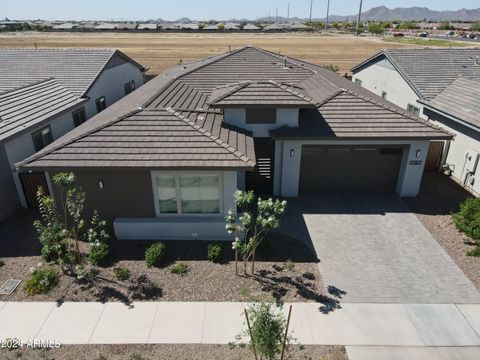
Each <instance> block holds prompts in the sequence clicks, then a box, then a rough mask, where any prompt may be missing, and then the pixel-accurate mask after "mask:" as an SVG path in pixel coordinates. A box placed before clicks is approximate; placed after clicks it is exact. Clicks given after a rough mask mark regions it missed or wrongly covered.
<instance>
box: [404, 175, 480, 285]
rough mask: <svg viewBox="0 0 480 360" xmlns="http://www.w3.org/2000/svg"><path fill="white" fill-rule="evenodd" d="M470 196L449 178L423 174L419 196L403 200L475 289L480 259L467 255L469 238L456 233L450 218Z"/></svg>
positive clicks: (479, 269) (479, 276) (470, 247)
mask: <svg viewBox="0 0 480 360" xmlns="http://www.w3.org/2000/svg"><path fill="white" fill-rule="evenodd" d="M470 196H472V195H471V194H470V193H468V192H467V191H465V190H464V189H463V188H462V187H461V186H460V185H458V184H457V183H456V182H455V181H453V180H452V179H450V178H449V177H447V176H445V175H442V174H438V173H431V172H426V173H425V174H424V177H423V182H422V187H421V189H420V194H419V195H418V196H417V197H416V198H408V199H404V201H405V203H406V204H407V205H408V207H409V208H410V209H411V210H412V212H413V213H415V215H416V216H417V218H418V219H419V220H420V221H421V222H422V224H423V225H424V226H425V227H426V228H427V229H428V231H430V233H431V234H432V235H433V237H434V238H435V239H436V240H437V241H438V242H439V244H440V245H442V246H443V248H444V249H445V251H446V252H447V253H448V254H449V255H450V257H451V258H452V259H453V261H455V263H456V264H457V265H458V266H459V267H460V269H462V270H463V272H464V273H465V275H467V277H468V278H469V279H470V280H471V281H472V282H473V283H474V284H475V286H476V287H477V289H480V258H478V257H473V256H467V255H466V252H467V251H468V250H471V249H473V248H474V246H473V245H469V244H466V242H469V241H471V239H470V238H469V237H468V236H467V235H465V234H463V233H461V232H460V231H458V230H457V228H456V227H455V225H454V224H453V222H452V216H451V214H452V213H453V212H456V211H458V208H459V204H460V203H461V202H462V201H464V200H465V199H466V198H468V197H470Z"/></svg>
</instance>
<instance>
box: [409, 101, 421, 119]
mask: <svg viewBox="0 0 480 360" xmlns="http://www.w3.org/2000/svg"><path fill="white" fill-rule="evenodd" d="M410 107H411V108H412V110H410ZM415 110H416V111H417V113H415ZM407 111H408V112H409V113H410V114H412V115H414V116H420V108H419V107H418V106H415V105H413V104H410V103H408V104H407Z"/></svg>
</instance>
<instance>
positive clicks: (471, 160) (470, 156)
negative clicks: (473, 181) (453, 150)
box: [465, 150, 480, 174]
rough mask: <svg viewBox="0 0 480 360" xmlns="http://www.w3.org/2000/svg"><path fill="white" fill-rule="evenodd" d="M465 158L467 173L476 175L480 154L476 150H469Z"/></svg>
mask: <svg viewBox="0 0 480 360" xmlns="http://www.w3.org/2000/svg"><path fill="white" fill-rule="evenodd" d="M465 157H466V160H465V161H466V162H465V171H466V172H469V173H473V174H474V173H475V171H476V170H477V166H478V160H479V157H480V154H479V153H478V152H477V151H475V150H468V151H467V152H466V154H465Z"/></svg>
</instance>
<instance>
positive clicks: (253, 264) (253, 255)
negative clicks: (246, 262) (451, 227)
mask: <svg viewBox="0 0 480 360" xmlns="http://www.w3.org/2000/svg"><path fill="white" fill-rule="evenodd" d="M253 274H255V249H253V253H252V275H253Z"/></svg>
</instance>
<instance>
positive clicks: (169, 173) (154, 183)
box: [150, 171, 224, 218]
mask: <svg viewBox="0 0 480 360" xmlns="http://www.w3.org/2000/svg"><path fill="white" fill-rule="evenodd" d="M150 175H151V176H150V177H151V181H152V189H153V203H154V206H155V216H156V217H157V218H163V217H165V218H168V217H222V216H223V215H224V209H223V205H224V204H223V203H224V196H223V191H224V190H223V172H221V171H212V172H209V171H181V172H179V171H152V172H151V174H150ZM162 175H165V176H174V177H175V188H176V194H175V196H176V200H177V213H175V214H174V213H162V212H160V204H159V203H158V187H157V176H162ZM182 175H194V176H202V175H203V176H218V195H219V196H218V202H219V204H218V213H183V212H182V204H181V201H182V199H181V192H180V176H182Z"/></svg>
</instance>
